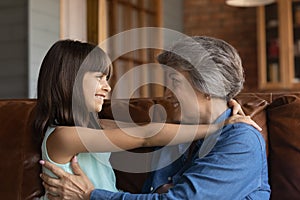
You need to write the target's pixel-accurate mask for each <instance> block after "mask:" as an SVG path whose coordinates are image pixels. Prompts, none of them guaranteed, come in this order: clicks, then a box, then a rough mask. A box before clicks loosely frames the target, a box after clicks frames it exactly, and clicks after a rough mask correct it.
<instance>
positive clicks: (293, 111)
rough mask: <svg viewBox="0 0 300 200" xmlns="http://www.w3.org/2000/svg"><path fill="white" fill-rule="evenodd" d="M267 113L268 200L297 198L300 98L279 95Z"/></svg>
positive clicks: (299, 155) (299, 177)
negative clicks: (269, 194)
mask: <svg viewBox="0 0 300 200" xmlns="http://www.w3.org/2000/svg"><path fill="white" fill-rule="evenodd" d="M267 113H268V121H269V124H268V126H269V139H270V156H269V166H270V170H269V176H270V184H271V189H272V193H271V199H272V200H277V199H278V200H281V199H299V197H300V185H299V180H300V168H299V166H300V132H299V130H300V122H299V119H300V98H299V97H297V96H295V95H286V96H281V97H279V98H277V99H275V100H274V101H273V102H272V103H271V104H270V106H269V107H268V109H267Z"/></svg>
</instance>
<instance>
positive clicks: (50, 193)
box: [40, 157, 94, 200]
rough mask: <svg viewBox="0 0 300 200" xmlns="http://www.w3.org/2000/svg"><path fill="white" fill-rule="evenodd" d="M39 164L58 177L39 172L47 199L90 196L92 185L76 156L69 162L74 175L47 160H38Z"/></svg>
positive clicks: (58, 199) (77, 198)
mask: <svg viewBox="0 0 300 200" xmlns="http://www.w3.org/2000/svg"><path fill="white" fill-rule="evenodd" d="M40 164H42V165H43V166H44V167H46V168H47V169H49V170H50V171H52V172H53V173H54V174H55V175H56V176H57V177H58V179H57V178H52V177H50V176H48V175H47V174H44V173H43V174H41V178H42V179H43V181H44V182H43V186H44V187H45V189H46V191H47V197H48V199H49V200H67V199H68V200H69V199H72V200H83V199H89V198H90V194H91V192H92V191H93V190H94V186H93V184H92V183H91V181H90V180H89V179H88V177H87V176H86V175H85V174H84V173H83V172H82V170H81V168H80V167H79V165H78V162H77V159H76V157H74V158H73V159H72V162H71V166H72V169H73V173H74V175H73V174H69V173H67V172H65V171H63V170H62V169H61V168H59V167H57V166H55V165H53V164H51V163H49V162H47V161H40Z"/></svg>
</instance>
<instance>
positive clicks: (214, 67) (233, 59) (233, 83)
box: [157, 36, 245, 100]
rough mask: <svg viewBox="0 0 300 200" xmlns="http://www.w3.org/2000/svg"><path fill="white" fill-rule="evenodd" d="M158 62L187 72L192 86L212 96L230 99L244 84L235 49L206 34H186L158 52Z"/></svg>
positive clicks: (238, 57)
mask: <svg viewBox="0 0 300 200" xmlns="http://www.w3.org/2000/svg"><path fill="white" fill-rule="evenodd" d="M157 60H158V62H159V63H160V64H163V65H167V66H170V67H173V68H175V69H178V70H183V71H187V72H188V73H189V75H190V77H191V81H192V84H193V86H194V87H195V88H196V89H198V90H199V91H201V92H203V93H205V94H208V95H210V96H211V97H217V98H225V99H226V100H229V99H231V98H233V97H234V96H236V95H237V94H238V93H239V92H240V91H241V90H242V89H243V84H244V81H245V79H244V70H243V67H242V62H241V58H240V56H239V55H238V53H237V51H236V49H235V48H234V47H232V46H231V45H230V44H228V43H227V42H225V41H223V40H220V39H216V38H211V37H205V36H194V37H187V38H184V39H182V40H180V41H178V42H176V43H175V44H174V45H173V46H172V47H171V48H170V49H169V50H166V51H164V52H163V53H161V54H160V55H159V56H158V58H157Z"/></svg>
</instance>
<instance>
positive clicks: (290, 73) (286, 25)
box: [257, 0, 300, 90]
mask: <svg viewBox="0 0 300 200" xmlns="http://www.w3.org/2000/svg"><path fill="white" fill-rule="evenodd" d="M257 25H258V26H257V33H258V37H257V38H258V72H259V76H258V79H259V80H258V81H259V89H261V90H282V89H284V90H299V89H300V0H277V2H275V3H272V4H270V5H267V6H261V7H258V8H257Z"/></svg>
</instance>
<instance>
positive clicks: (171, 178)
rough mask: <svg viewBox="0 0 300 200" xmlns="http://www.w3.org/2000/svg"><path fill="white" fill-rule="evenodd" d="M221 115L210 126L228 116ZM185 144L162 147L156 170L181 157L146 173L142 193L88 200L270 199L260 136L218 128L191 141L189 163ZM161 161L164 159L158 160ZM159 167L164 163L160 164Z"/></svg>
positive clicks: (245, 128)
mask: <svg viewBox="0 0 300 200" xmlns="http://www.w3.org/2000/svg"><path fill="white" fill-rule="evenodd" d="M230 113H231V110H230V109H229V110H227V111H226V112H225V113H224V114H223V115H221V116H220V117H219V118H218V119H217V121H216V122H219V121H223V120H224V119H226V118H228V117H229V116H230ZM186 146H187V145H186V144H181V145H177V146H173V147H168V148H169V149H168V148H165V149H164V150H163V151H161V154H160V156H154V158H159V159H160V160H159V161H158V160H154V162H153V163H157V165H156V167H158V168H160V167H162V166H163V165H164V164H165V163H168V161H166V160H168V159H171V157H173V156H168V155H171V154H174V152H178V153H181V156H180V157H179V159H177V160H176V161H174V162H172V163H171V164H170V165H168V166H166V167H163V168H161V169H159V170H157V171H154V172H153V173H152V174H151V177H150V178H149V179H148V180H147V181H146V183H145V185H144V189H143V192H144V193H148V194H130V193H126V192H117V193H114V192H109V191H105V190H101V189H96V190H94V191H93V192H92V193H91V199H92V200H96V199H97V200H100V199H112V200H114V199H124V200H125V199H127V200H134V199H136V200H144V199H145V200H146V199H149V200H150V199H151V200H152V199H153V200H155V199H157V200H158V199H189V200H194V199H195V200H201V199H209V200H219V199H224V200H235V199H237V200H241V199H257V200H258V199H259V200H266V199H269V198H270V186H269V184H268V167H267V159H266V148H265V141H264V139H263V137H262V135H261V133H260V132H258V131H257V130H256V129H255V128H253V127H252V126H250V125H248V124H244V123H235V124H229V125H226V126H224V127H223V129H222V130H220V131H217V132H216V133H214V134H212V135H211V136H209V137H208V138H206V139H204V140H198V141H197V142H196V145H195V148H194V151H193V152H192V154H191V159H187V158H188V152H189V151H185V150H186V149H187V148H186ZM163 155H166V156H165V159H166V160H164V156H163ZM160 163H164V164H162V165H161V164H160ZM166 183H172V184H173V185H174V187H172V188H170V189H169V190H168V192H167V193H164V194H157V193H152V192H154V191H155V190H156V189H157V188H158V187H159V186H161V185H163V184H166Z"/></svg>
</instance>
